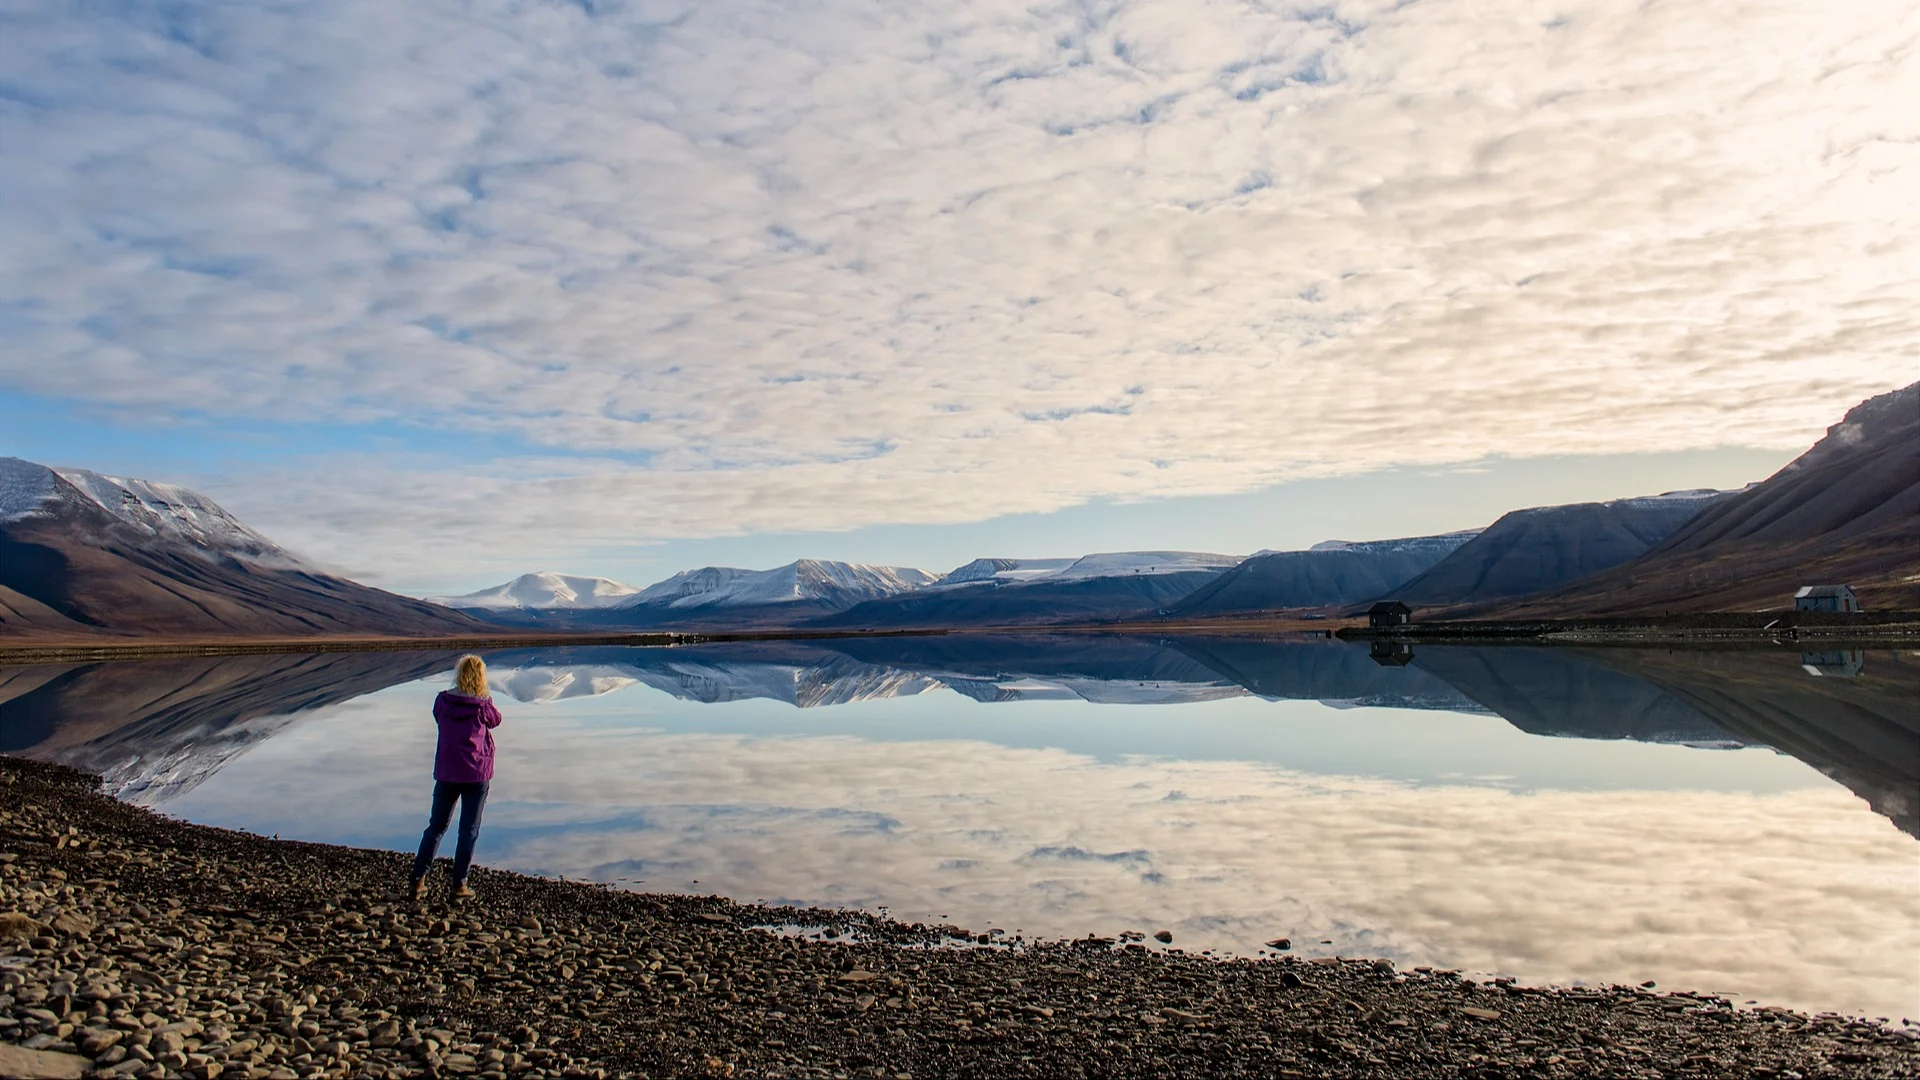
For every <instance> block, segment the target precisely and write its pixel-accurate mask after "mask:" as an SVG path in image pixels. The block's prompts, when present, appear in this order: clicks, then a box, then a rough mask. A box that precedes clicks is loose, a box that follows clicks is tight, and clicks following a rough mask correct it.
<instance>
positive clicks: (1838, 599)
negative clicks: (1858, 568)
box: [1793, 585, 1860, 611]
mask: <svg viewBox="0 0 1920 1080" xmlns="http://www.w3.org/2000/svg"><path fill="white" fill-rule="evenodd" d="M1793 610H1795V611H1859V610H1860V598H1859V597H1857V596H1855V595H1853V586H1851V585H1802V586H1800V591H1799V592H1797V593H1794V594H1793Z"/></svg>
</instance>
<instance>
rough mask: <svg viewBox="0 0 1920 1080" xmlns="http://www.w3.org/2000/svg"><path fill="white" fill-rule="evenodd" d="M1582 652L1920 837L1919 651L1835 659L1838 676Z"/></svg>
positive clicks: (1698, 657)
mask: <svg viewBox="0 0 1920 1080" xmlns="http://www.w3.org/2000/svg"><path fill="white" fill-rule="evenodd" d="M1584 655H1586V656H1589V657H1591V658H1592V659H1593V660H1594V661H1595V662H1596V663H1600V664H1605V665H1606V666H1608V667H1610V668H1613V669H1615V670H1617V671H1620V672H1623V673H1626V674H1630V675H1632V676H1634V677H1635V678H1639V679H1643V680H1645V681H1646V682H1647V683H1649V684H1652V685H1655V686H1658V687H1660V688H1661V690H1663V691H1664V692H1665V693H1667V694H1668V695H1671V696H1672V697H1673V698H1674V699H1675V700H1678V701H1683V702H1686V703H1687V704H1689V705H1690V706H1692V707H1693V708H1695V709H1698V710H1699V711H1700V712H1702V713H1704V714H1706V715H1708V716H1711V717H1713V719H1714V722H1715V723H1716V724H1718V725H1720V726H1721V727H1722V728H1725V729H1726V730H1727V731H1728V732H1730V733H1731V734H1733V735H1734V736H1735V737H1737V738H1740V739H1744V740H1747V741H1749V742H1752V743H1756V744H1760V745H1765V746H1771V747H1773V748H1774V749H1776V750H1779V751H1781V752H1782V753H1786V754H1791V755H1793V756H1794V757H1796V758H1799V759H1800V760H1801V761H1804V762H1806V763H1807V764H1809V765H1811V766H1813V767H1814V768H1815V769H1818V770H1819V771H1820V772H1822V773H1825V774H1826V775H1827V776H1829V777H1832V778H1833V779H1834V780H1836V781H1838V782H1840V783H1842V784H1844V785H1846V786H1847V787H1848V788H1850V789H1851V790H1852V791H1853V792H1854V793H1855V794H1857V795H1859V796H1860V797H1861V798H1863V799H1865V800H1866V801H1867V804H1868V805H1869V806H1871V807H1873V809H1874V811H1875V812H1877V813H1879V814H1882V815H1884V816H1886V817H1887V818H1888V819H1890V820H1891V821H1893V823H1894V824H1895V825H1898V826H1899V827H1900V829H1901V830H1902V831H1903V832H1906V833H1907V834H1909V835H1911V836H1913V837H1914V838H1916V839H1920V654H1915V653H1912V652H1906V653H1901V652H1892V651H1886V652H1873V653H1870V654H1862V653H1857V652H1856V653H1852V654H1851V655H1849V654H1847V653H1841V654H1840V657H1839V660H1838V661H1837V662H1832V666H1834V667H1837V668H1839V670H1838V671H1821V672H1815V673H1810V672H1808V671H1807V670H1806V669H1807V667H1808V666H1809V665H1807V664H1806V663H1805V661H1806V657H1805V656H1803V655H1798V654H1785V653H1772V652H1767V653H1759V652H1723V653H1704V654H1701V653H1658V652H1644V653H1643V652H1634V653H1628V652H1622V651H1618V650H1611V649H1609V650H1593V651H1591V652H1588V653H1585V654H1584ZM1820 661H1821V664H1822V665H1825V664H1828V663H1829V660H1828V658H1827V657H1826V656H1822V657H1821V658H1820ZM1815 666H1820V665H1815Z"/></svg>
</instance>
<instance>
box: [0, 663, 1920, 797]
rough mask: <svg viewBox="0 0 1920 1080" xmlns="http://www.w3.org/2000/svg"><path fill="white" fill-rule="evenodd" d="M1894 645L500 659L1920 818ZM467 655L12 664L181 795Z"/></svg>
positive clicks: (704, 691) (662, 681) (25, 705)
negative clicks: (1378, 738) (1730, 786)
mask: <svg viewBox="0 0 1920 1080" xmlns="http://www.w3.org/2000/svg"><path fill="white" fill-rule="evenodd" d="M1874 655H1875V656H1878V655H1879V654H1874ZM1887 655H1888V656H1889V657H1890V659H1889V661H1888V662H1887V663H1885V664H1880V663H1877V662H1876V663H1873V664H1867V663H1865V662H1864V661H1862V663H1861V664H1857V665H1851V658H1850V657H1843V660H1844V661H1846V662H1845V663H1841V664H1838V665H1827V667H1829V668H1832V669H1834V670H1840V669H1843V668H1848V665H1851V669H1849V670H1850V676H1851V677H1847V678H1839V677H1821V678H1815V677H1812V676H1808V675H1806V674H1805V672H1804V670H1803V669H1802V667H1801V665H1800V663H1799V662H1800V661H1803V660H1804V658H1803V657H1801V656H1800V655H1799V654H1797V653H1796V654H1794V655H1793V656H1791V657H1788V656H1787V655H1786V654H1776V653H1772V652H1764V653H1763V652H1755V651H1745V652H1738V653H1707V652H1697V651H1689V652H1684V653H1654V652H1648V651H1627V650H1619V649H1592V650H1576V649H1565V648H1530V647H1500V646H1459V645H1447V646H1437V645H1430V644H1420V645H1418V646H1417V647H1413V648H1409V649H1407V650H1405V655H1403V656H1402V655H1392V656H1390V657H1389V662H1384V663H1383V662H1382V660H1381V658H1380V657H1379V656H1377V655H1373V654H1372V653H1371V652H1370V651H1369V649H1368V648H1367V647H1365V646H1354V645H1349V644H1345V643H1342V642H1338V641H1330V640H1322V639H1295V640H1288V641H1279V642H1271V641H1267V642H1263V641H1257V640H1253V639H1249V638H1168V639H1152V638H1147V637H1144V636H1140V635H1111V636H1095V635H1076V634H1032V635H950V636H935V637H909V636H900V637H863V638H852V639H835V640H828V641H792V640H768V641H750V642H726V643H710V644H707V643H703V644H697V645H687V646H680V647H675V648H670V649H661V648H648V649H630V648H621V647H613V646H594V647H578V648H564V649H548V648H538V649H514V650H507V651H500V652H493V653H489V654H488V658H489V662H490V663H491V664H492V665H493V666H494V667H495V670H496V672H497V682H496V685H497V688H498V689H499V690H500V691H501V692H502V693H506V694H510V695H512V696H513V697H515V698H517V699H518V700H520V701H524V702H534V703H538V702H550V701H560V700H568V699H573V698H577V697H582V696H597V695H600V694H605V693H611V692H616V691H618V690H621V689H623V688H626V687H629V686H634V685H647V686H651V687H653V688H655V689H658V690H661V691H663V692H665V693H668V694H671V695H673V696H674V697H676V698H680V699H682V700H686V701H694V702H702V703H715V702H724V701H740V700H747V699H756V698H757V699H766V700H775V701H782V702H786V703H787V704H790V705H794V706H797V707H800V708H817V707H824V706H830V705H840V704H848V703H852V702H861V701H874V700H884V699H890V698H899V697H909V696H916V695H921V694H925V693H928V692H931V691H935V690H939V691H943V692H948V691H950V692H953V693H958V694H961V695H964V696H966V697H968V698H970V699H972V700H975V701H980V702H993V703H1004V702H1017V701H1031V700H1054V699H1072V700H1084V701H1088V702H1094V703H1100V704H1160V705H1178V704H1188V703H1194V702H1202V701H1212V700H1218V699H1221V698H1228V697H1235V696H1244V695H1254V696H1258V697H1261V698H1267V699H1289V700H1316V701H1320V702H1323V703H1326V704H1328V705H1330V706H1333V707H1336V708H1341V707H1348V706H1372V707H1385V708H1399V709H1422V710H1445V711H1454V712H1471V713H1482V714H1485V713H1493V714H1496V715H1498V716H1500V717H1502V718H1504V719H1505V720H1507V721H1508V722H1509V723H1511V724H1513V725H1514V726H1515V727H1516V728H1518V729H1520V730H1522V731H1525V732H1528V733H1530V734H1536V735H1549V736H1555V737H1569V738H1589V739H1591V738H1600V739H1632V740H1638V741H1647V742H1671V743H1683V744H1687V745H1691V746H1696V747H1723V746H1739V745H1747V744H1753V743H1760V744H1765V745H1769V746H1773V747H1775V748H1777V749H1780V750H1783V751H1785V752H1788V753H1791V754H1793V755H1795V756H1796V757H1800V758H1801V759H1802V760H1806V761H1807V762H1809V763H1810V764H1812V765H1814V767H1815V768H1817V769H1819V770H1820V771H1822V772H1823V773H1826V774H1827V775H1828V776H1830V777H1833V778H1834V779H1836V780H1838V781H1840V782H1841V783H1844V784H1846V785H1847V786H1849V787H1851V788H1853V789H1854V790H1855V791H1856V792H1858V793H1860V794H1861V795H1862V796H1863V797H1864V798H1866V799H1867V800H1868V802H1869V804H1870V805H1872V806H1873V807H1874V808H1875V809H1876V810H1878V811H1879V812H1881V813H1884V814H1886V815H1887V816H1889V817H1891V818H1893V819H1894V820H1895V821H1896V822H1897V823H1899V824H1900V826H1901V828H1902V829H1904V830H1906V831H1908V832H1909V833H1914V834H1915V835H1920V824H1916V822H1920V809H1916V807H1920V795H1916V794H1915V793H1916V791H1917V790H1920V784H1917V783H1916V780H1915V776H1914V773H1915V772H1916V771H1917V770H1920V764H1914V763H1915V762H1920V736H1916V735H1915V734H1914V730H1915V728H1920V724H1916V723H1912V722H1911V707H1910V706H1908V705H1906V704H1905V703H1906V702H1911V701H1913V700H1916V699H1920V670H1916V668H1915V666H1914V665H1913V664H1910V663H1903V662H1897V661H1895V660H1893V659H1891V658H1892V657H1893V656H1894V654H1887ZM452 656H453V654H451V653H435V654H422V653H402V652H384V653H373V652H369V653H326V654H315V655H305V656H287V655H262V656H242V657H225V658H217V659H198V660H180V661H141V662H119V663H113V664H95V665H86V666H81V667H75V668H57V667H46V666H42V667H37V668H21V669H0V750H6V751H10V752H19V753H25V754H28V755H29V756H33V757H40V758H45V759H49V760H56V761H61V762H63V763H67V764H73V765H76V766H79V767H82V768H86V769H89V770H91V771H94V772H99V773H101V774H104V775H107V776H109V777H111V778H113V782H114V783H116V784H117V785H118V788H119V789H120V790H123V791H125V792H127V793H128V794H129V795H130V796H134V795H137V797H139V798H142V799H143V800H147V801H163V800H165V799H167V798H170V797H172V796H173V795H174V794H178V793H179V792H181V791H185V790H189V789H191V788H192V787H193V786H194V785H195V784H197V783H199V782H201V780H203V779H204V778H205V777H206V776H207V775H210V774H211V773H212V772H213V771H216V770H217V769H219V768H220V767H221V765H222V764H223V763H224V762H225V761H227V760H230V759H231V758H232V757H234V756H235V755H237V754H240V753H243V752H244V751H245V750H246V748H247V747H249V746H252V745H256V744H257V743H258V742H260V741H262V740H264V739H267V738H271V737H272V736H273V735H274V734H275V733H276V732H278V731H279V730H281V728H282V727H284V726H285V724H286V723H288V722H290V718H292V717H294V716H295V715H297V714H299V713H302V712H306V711H309V710H312V709H316V708H321V707H325V706H329V705H333V704H337V703H339V702H342V701H346V700H349V699H351V698H353V697H356V696H359V695H361V694H364V693H368V692H371V691H373V690H377V689H380V688H382V687H385V686H390V685H394V684H396V683H401V682H408V681H412V680H415V679H419V678H422V677H425V676H427V675H429V674H432V673H435V672H438V671H443V670H445V668H446V667H448V666H449V665H450V663H451V659H452ZM1822 663H1823V664H1824V663H1825V661H1824V659H1823V660H1822ZM1730 673H1733V674H1730ZM1756 688H1757V689H1756ZM1783 702H1784V703H1789V704H1787V705H1785V706H1782V705H1781V703H1783ZM1902 708H1906V709H1908V710H1909V711H1908V713H1907V716H1908V720H1907V721H1902V720H1901V713H1900V710H1901V709H1902ZM1863 710H1864V711H1863ZM1903 723H1905V725H1906V726H1904V727H1903V726H1902V725H1903ZM1903 762H1904V763H1906V764H1905V765H1903V764H1902V763H1903Z"/></svg>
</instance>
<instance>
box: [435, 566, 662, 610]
mask: <svg viewBox="0 0 1920 1080" xmlns="http://www.w3.org/2000/svg"><path fill="white" fill-rule="evenodd" d="M639 593H640V590H639V589H637V588H635V587H633V586H632V585H627V584H623V583H621V582H618V581H613V580H610V579H608V578H602V577H580V576H577V575H574V574H556V573H554V572H552V571H550V570H539V571H536V572H534V573H531V574H522V575H520V576H519V577H517V578H514V579H513V580H512V581H509V582H507V583H506V584H504V585H496V586H494V587H493V588H491V589H481V590H480V591H479V592H472V593H467V594H465V595H462V596H430V597H427V599H428V600H429V601H431V602H433V603H436V604H442V605H445V606H446V607H451V608H467V609H470V610H484V611H512V610H538V611H579V610H585V609H591V608H609V607H618V606H619V605H620V604H621V603H623V602H625V601H627V600H629V599H631V598H632V597H634V596H637V595H639Z"/></svg>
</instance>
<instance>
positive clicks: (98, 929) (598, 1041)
mask: <svg viewBox="0 0 1920 1080" xmlns="http://www.w3.org/2000/svg"><path fill="white" fill-rule="evenodd" d="M406 872H407V860H406V858H405V857H404V856H402V855H399V854H396V853H392V852H384V851H368V850H360V849H354V848H345V847H334V846H327V845H318V844H306V843H296V842H291V841H281V840H275V839H270V838H266V837H260V836H255V835H251V834H248V833H241V832H234V831H230V830H223V829H216V828H209V827H204V826H197V825H191V824H186V823H183V822H179V821H174V820H171V819H168V818H166V817H163V816H161V815H158V814H155V813H153V812H151V811H148V810H145V809H143V808H140V807H136V806H132V805H129V804H126V803H122V802H120V801H117V800H115V799H113V798H110V797H108V796H107V795H105V794H102V793H101V791H100V789H99V783H98V780H97V779H96V778H94V777H91V776H88V775H86V774H83V773H79V772H75V771H73V770H69V769H65V768H61V767H58V766H51V765H45V764H39V763H34V762H29V761H24V760H20V759H14V758H0V1077H76V1078H77V1077H90V1076H111V1077H137V1078H142V1080H160V1078H173V1077H194V1078H198V1080H211V1078H214V1077H231V1078H256V1080H257V1078H266V1080H297V1078H305V1077H364V1078H394V1077H445V1076H475V1077H483V1078H486V1080H503V1078H507V1077H515V1078H521V1077H524V1078H533V1080H544V1078H548V1077H567V1078H583V1077H591V1078H596V1080H605V1078H607V1077H655V1076H705V1077H915V1078H924V1077H947V1076H956V1077H958V1076H1037V1077H1167V1076H1192V1077H1234V1076H1261V1077H1274V1076H1279V1077H1306V1076H1474V1077H1499V1076H1514V1077H1519V1076H1539V1077H1560V1076H1609V1077H1615V1076H1618V1077H1673V1076H1703V1077H1704V1076H1716V1077H1717V1076H1758V1077H1778V1078H1782V1080H1785V1078H1792V1077H1800V1078H1811V1077H1911V1076H1914V1075H1916V1074H1920V1027H1915V1026H1914V1025H1913V1024H1910V1023H1907V1022H1906V1021H1905V1018H1885V1019H1883V1018H1854V1017H1846V1016H1838V1015H1831V1014H1823V1015H1807V1014H1803V1013H1798V1012H1794V1011H1791V1010H1786V1009H1781V1008H1755V1007H1743V1006H1740V1005H1738V1004H1737V1003H1734V1002H1730V1001H1727V1000H1725V999H1722V998H1718V997H1714V996H1710V995H1702V994H1692V993H1687V992H1684V991H1672V990H1668V989H1665V988H1656V987H1647V986H1631V987H1629V986H1600V987H1584V988H1572V989H1565V988H1562V989H1553V988H1536V987H1527V986H1521V985H1516V984H1513V983H1511V982H1508V981H1505V980H1494V981H1480V980H1474V979H1470V978H1465V977H1462V976H1461V975H1460V974H1458V973H1455V972H1447V971H1437V970H1426V969H1416V970H1410V971H1403V970H1395V969H1394V968H1393V967H1392V965H1391V964H1388V963H1386V962H1385V961H1379V960H1371V959H1366V958H1352V959H1335V958H1317V959H1314V960H1311V961H1308V960H1300V959H1296V958H1294V957H1292V956H1290V955H1288V954H1286V953H1285V952H1275V953H1274V954H1273V955H1271V956H1264V957H1262V958H1257V959H1256V958H1215V957H1209V956H1199V955H1192V954H1187V953H1182V952H1179V951H1177V947H1178V943H1177V942H1173V943H1171V945H1172V946H1173V947H1171V948H1169V947H1167V946H1166V945H1165V944H1163V943H1160V942H1156V941H1153V940H1151V938H1147V937H1146V936H1145V935H1141V934H1125V935H1121V936H1120V937H1117V938H1103V937H1090V938H1086V939H1081V940H1071V941H1051V942H1027V941H1020V942H1010V941H1008V940H1007V939H1006V938H1005V937H1004V936H999V935H992V934H988V933H986V932H985V931H977V930H976V929H975V928H967V927H958V926H929V925H924V924H909V923H900V922H895V921H892V920H889V919H886V918H884V917H882V916H879V915H875V914H871V913H865V912H850V911H834V910H804V911H803V910H795V909H791V908H766V907H755V906H750V905H741V904H735V903H732V902H730V901H727V900H725V899H721V898H717V897H696V896H678V895H648V894H641V893H635V892H628V891H622V890H617V889H612V888H608V887H605V886H599V885H593V884H587V883H575V882H565V881H554V880H547V879H543V878H538V877H532V876H527V875H521V874H515V873H508V872H502V871H495V870H488V869H485V868H479V869H476V871H475V872H474V875H473V877H472V879H471V884H472V885H473V887H474V889H475V891H476V893H477V895H476V896H475V897H473V898H472V899H470V900H466V901H464V902H462V903H460V904H458V905H452V904H449V902H448V898H447V897H446V895H445V888H444V873H443V872H440V871H436V874H435V875H434V888H433V889H432V890H430V892H429V894H428V896H427V897H426V899H425V900H424V901H422V902H419V903H415V902H412V901H408V900H403V899H402V898H401V890H400V886H401V884H402V883H403V881H404V878H405V875H406ZM1275 944H1276V945H1278V944H1279V943H1278V942H1276V943H1275Z"/></svg>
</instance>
